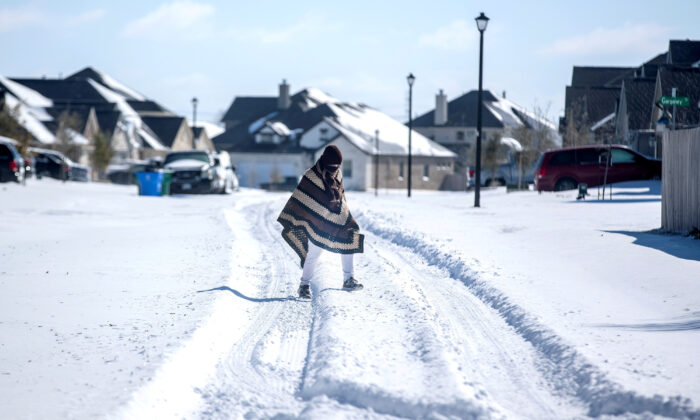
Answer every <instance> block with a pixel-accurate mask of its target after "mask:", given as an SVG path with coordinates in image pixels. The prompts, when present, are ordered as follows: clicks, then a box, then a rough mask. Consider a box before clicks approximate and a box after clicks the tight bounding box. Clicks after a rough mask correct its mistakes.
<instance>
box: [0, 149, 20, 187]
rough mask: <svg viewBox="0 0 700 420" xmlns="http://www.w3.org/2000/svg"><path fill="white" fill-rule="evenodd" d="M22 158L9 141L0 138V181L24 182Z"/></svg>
mask: <svg viewBox="0 0 700 420" xmlns="http://www.w3.org/2000/svg"><path fill="white" fill-rule="evenodd" d="M24 171H25V168H24V158H23V157H22V155H20V154H19V152H18V151H17V149H16V148H15V146H14V145H13V144H12V143H10V142H9V141H4V140H0V182H8V181H14V182H20V183H21V182H24V174H25V172H24Z"/></svg>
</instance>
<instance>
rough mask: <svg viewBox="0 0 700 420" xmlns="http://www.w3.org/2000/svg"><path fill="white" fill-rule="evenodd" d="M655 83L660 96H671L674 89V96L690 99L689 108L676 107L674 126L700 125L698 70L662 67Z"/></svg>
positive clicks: (699, 77)
mask: <svg viewBox="0 0 700 420" xmlns="http://www.w3.org/2000/svg"><path fill="white" fill-rule="evenodd" d="M657 83H658V84H659V87H660V93H661V96H671V95H672V89H673V88H674V87H675V88H677V89H678V90H677V92H676V96H687V97H689V98H690V106H677V107H676V124H677V125H678V127H679V128H680V127H684V126H685V127H692V126H697V125H700V109H699V108H698V106H700V69H698V68H677V67H676V68H669V67H662V68H661V69H659V75H658V77H657ZM655 99H656V98H655ZM669 108H670V107H669Z"/></svg>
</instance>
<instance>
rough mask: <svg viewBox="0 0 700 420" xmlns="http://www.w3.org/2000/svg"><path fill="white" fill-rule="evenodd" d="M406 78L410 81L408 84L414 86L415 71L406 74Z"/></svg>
mask: <svg viewBox="0 0 700 420" xmlns="http://www.w3.org/2000/svg"><path fill="white" fill-rule="evenodd" d="M406 80H407V81H408V86H413V82H414V81H415V80H416V76H414V75H413V73H409V74H408V76H406Z"/></svg>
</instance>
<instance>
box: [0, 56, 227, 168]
mask: <svg viewBox="0 0 700 420" xmlns="http://www.w3.org/2000/svg"><path fill="white" fill-rule="evenodd" d="M0 96H1V97H2V98H0V99H2V102H3V104H5V105H6V106H9V107H11V108H15V107H18V109H19V112H20V114H21V115H20V118H19V120H20V122H21V124H23V125H24V127H25V129H26V130H27V131H28V132H29V133H31V135H32V137H33V138H34V143H35V145H37V146H51V145H55V144H56V143H57V138H56V137H57V134H59V138H61V137H60V136H63V137H65V135H63V134H61V133H63V131H66V132H68V133H69V135H70V137H71V141H72V142H73V143H74V144H75V145H77V148H76V150H77V152H76V153H78V156H76V157H75V158H76V160H78V161H80V163H83V164H88V163H89V156H90V152H91V150H92V147H93V146H92V141H93V138H94V136H95V135H96V134H97V132H98V131H101V132H103V133H105V134H107V136H108V137H109V138H110V139H111V141H110V145H111V147H112V150H113V151H114V158H113V162H114V163H118V162H122V161H124V160H132V159H147V158H150V157H154V156H163V155H165V154H166V153H168V152H169V151H170V150H181V149H188V148H192V145H193V133H192V130H190V128H189V126H188V125H187V121H186V119H185V118H184V117H181V116H177V115H175V114H174V113H172V112H171V111H169V110H167V109H166V108H165V107H163V106H161V105H160V104H158V103H157V102H155V101H153V100H151V99H148V98H146V97H145V96H144V95H142V94H140V93H138V92H136V91H135V90H134V89H131V88H129V87H127V86H125V85H123V84H122V83H120V82H118V81H116V80H115V79H114V78H112V77H110V76H109V75H107V74H104V73H101V72H99V71H97V70H95V69H93V68H91V67H86V68H85V69H82V70H80V71H78V72H76V73H75V74H72V75H70V76H68V77H66V78H64V79H46V78H41V79H29V78H12V79H8V78H4V77H0ZM68 117H70V118H68ZM67 120H69V121H70V127H68V128H69V129H68V130H63V127H64V126H65V125H66V123H65V122H66V121H67ZM197 147H198V148H202V149H206V150H209V151H212V152H213V151H214V147H213V144H212V143H211V141H210V140H209V139H207V138H205V137H203V138H202V139H201V141H200V142H199V143H198V144H197Z"/></svg>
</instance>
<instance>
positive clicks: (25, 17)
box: [0, 7, 106, 32]
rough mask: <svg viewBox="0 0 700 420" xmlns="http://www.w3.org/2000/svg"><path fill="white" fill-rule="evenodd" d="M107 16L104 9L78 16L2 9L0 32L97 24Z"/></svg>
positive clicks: (23, 8) (22, 8)
mask: <svg viewBox="0 0 700 420" xmlns="http://www.w3.org/2000/svg"><path fill="white" fill-rule="evenodd" d="M105 14H106V11H105V10H104V9H95V10H88V11H85V12H83V13H81V14H79V15H77V16H66V15H62V14H61V15H59V14H49V13H46V12H45V11H43V10H40V9H37V8H35V7H18V8H16V9H0V32H10V31H14V30H18V29H23V28H27V27H31V26H44V27H46V26H50V27H57V26H58V27H61V26H75V25H81V24H84V23H90V22H95V21H97V20H99V19H102V17H103V16H104V15H105Z"/></svg>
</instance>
